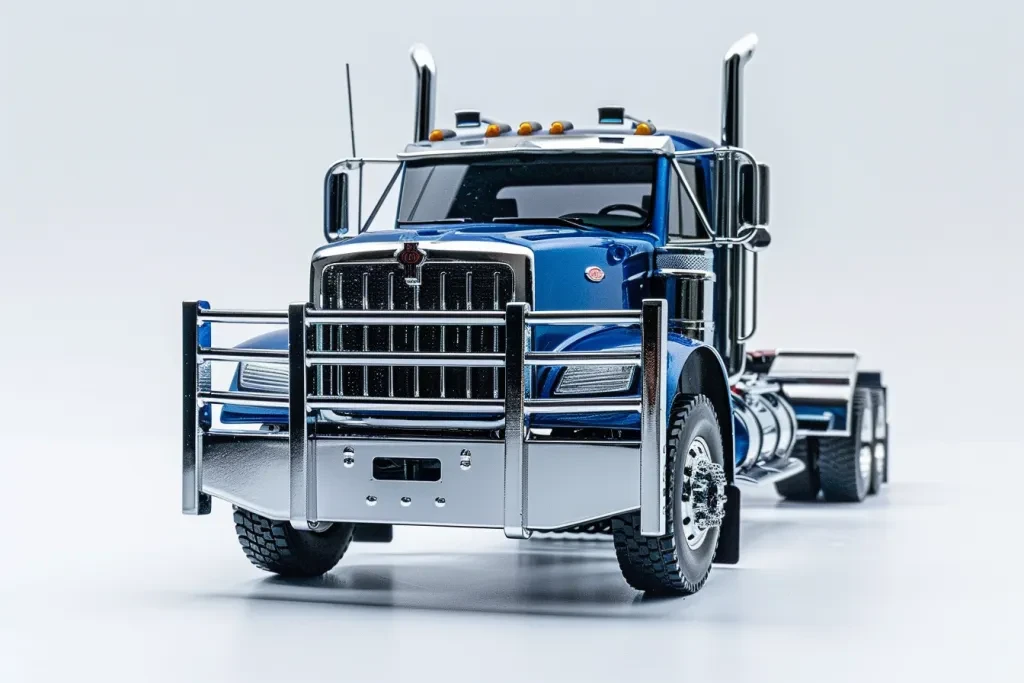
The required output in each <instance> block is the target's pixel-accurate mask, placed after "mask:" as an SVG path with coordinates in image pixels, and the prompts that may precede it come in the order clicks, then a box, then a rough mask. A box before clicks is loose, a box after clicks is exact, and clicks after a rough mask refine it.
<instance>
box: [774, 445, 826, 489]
mask: <svg viewBox="0 0 1024 683" xmlns="http://www.w3.org/2000/svg"><path fill="white" fill-rule="evenodd" d="M789 457H791V458H796V459H797V460H799V461H801V462H802V463H803V464H804V470H803V472H799V473H797V474H794V475H793V476H792V477H787V478H786V479H783V480H782V481H779V482H776V483H775V490H776V491H777V492H778V494H779V495H780V496H782V497H783V498H785V499H786V500H805V501H806V500H815V499H817V497H818V492H819V491H821V477H820V476H819V475H818V462H817V461H818V440H817V439H815V438H807V439H801V440H800V441H797V442H796V445H795V446H793V453H792V455H790V456H789Z"/></svg>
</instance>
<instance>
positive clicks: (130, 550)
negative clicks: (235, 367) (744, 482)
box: [0, 446, 1024, 682]
mask: <svg viewBox="0 0 1024 683" xmlns="http://www.w3.org/2000/svg"><path fill="white" fill-rule="evenodd" d="M988 448H990V447H986V450H988ZM991 448H994V447H991ZM1007 448H1010V447H1009V446H1007ZM83 455H94V454H90V453H83ZM111 455H112V456H113V460H112V462H113V463H114V464H116V465H118V466H119V467H118V468H117V469H118V471H123V472H124V473H125V476H127V475H129V474H130V464H131V463H132V462H133V461H134V462H137V460H135V458H136V457H137V456H138V453H137V452H124V453H121V452H120V451H115V452H114V453H112V454H111ZM956 456H957V451H956V450H941V449H928V450H927V451H919V452H916V453H915V452H913V451H910V450H908V449H904V450H903V451H902V452H901V453H899V454H898V455H895V456H894V457H896V458H897V459H896V460H894V472H898V473H901V474H902V477H903V478H897V477H894V479H896V481H894V483H893V484H892V485H891V487H890V488H889V489H887V490H886V491H885V492H884V493H883V495H882V496H881V497H879V498H874V499H871V500H869V502H867V503H866V504H864V505H859V506H858V505H834V506H829V505H825V504H822V503H817V504H783V503H780V502H779V501H778V499H777V498H776V497H775V496H774V493H772V492H768V491H765V492H763V493H762V492H759V491H758V492H752V491H751V490H750V489H744V494H745V496H746V498H745V507H744V524H743V536H744V538H743V561H742V563H741V564H740V565H738V566H737V567H716V569H715V570H714V572H713V574H712V578H711V580H710V581H709V583H708V584H707V586H706V587H705V588H704V590H703V591H701V593H700V594H699V595H697V596H695V597H692V598H688V599H684V600H668V601H647V600H643V599H642V598H641V597H640V595H639V594H638V593H636V592H634V591H633V590H631V589H630V588H628V587H627V586H626V585H625V584H624V583H623V581H622V579H621V578H620V575H619V571H618V566H617V564H616V562H615V559H614V554H613V550H612V547H611V544H610V543H609V542H607V541H598V540H583V541H566V540H531V541H522V542H514V541H507V540H505V539H504V537H503V536H502V535H501V533H500V532H478V531H463V530H443V529H407V528H403V529H398V530H397V532H396V540H395V542H394V543H393V544H391V545H356V546H353V550H352V551H351V552H350V554H349V555H348V556H347V557H346V558H345V559H344V560H343V561H342V563H341V564H340V565H339V566H338V568H336V569H335V570H334V571H333V572H331V573H330V574H329V575H328V576H327V577H326V578H324V579H322V580H315V581H302V582H292V583H289V582H286V581H282V580H279V579H275V578H271V577H269V576H268V575H265V574H263V573H261V572H259V571H257V570H256V569H254V568H252V567H250V566H249V565H248V562H247V561H246V559H245V558H244V556H243V555H242V553H241V550H240V549H239V548H238V547H237V544H236V542H235V539H234V537H233V532H232V528H231V520H230V514H229V510H228V509H227V506H226V505H224V504H218V503H217V502H216V501H215V504H214V514H213V515H211V516H209V517H204V518H183V517H178V516H176V515H174V514H173V513H172V512H171V510H172V509H173V506H174V503H175V501H174V500H173V498H174V495H173V494H174V493H176V492H172V491H170V490H168V488H167V487H163V488H162V489H160V494H159V496H157V497H155V498H154V497H153V496H152V495H143V494H142V493H141V492H138V491H133V490H131V489H130V488H124V489H120V490H113V491H109V492H108V493H107V494H105V495H101V496H99V497H98V498H97V499H96V500H95V501H94V504H95V505H96V508H97V511H98V513H99V514H92V513H86V512H84V511H82V510H81V509H76V507H77V506H64V505H62V504H61V503H60V497H61V496H63V495H67V496H69V499H70V500H77V501H79V502H82V501H81V499H80V498H75V497H74V494H73V487H74V483H75V482H78V483H79V484H88V483H97V482H98V481H99V479H98V478H97V474H99V472H98V471H97V470H96V469H95V468H94V467H92V466H91V465H90V464H89V459H88V458H84V459H82V460H79V461H77V464H72V465H69V466H68V467H69V471H68V474H69V477H67V478H65V479H62V480H61V482H59V483H57V484H56V485H55V486H54V487H53V491H52V493H53V494H54V496H55V497H54V498H53V514H52V517H51V518H49V519H29V518H25V519H22V520H21V521H20V523H19V524H17V525H14V527H13V528H8V529H7V531H5V541H4V544H3V547H4V551H5V552H4V557H5V559H4V562H3V566H4V574H3V578H2V580H0V614H2V615H3V617H2V619H0V680H3V681H24V680H72V679H76V677H79V676H82V677H84V680H92V679H94V678H96V677H100V676H102V677H104V678H105V679H106V680H112V681H122V680H123V681H138V680H147V681H156V680H161V681H162V680H168V681H177V680H181V681H192V680H196V678H197V677H200V678H201V679H202V680H209V681H233V680H245V681H254V680H267V681H319V680H345V681H402V680H408V681H413V680H415V681H448V682H451V681H474V682H477V681H547V680H552V681H577V680H579V681H635V680H653V679H655V678H657V677H665V678H670V679H673V680H697V679H699V678H703V679H704V680H712V678H709V677H713V680H718V681H731V680H779V681H782V680H785V681H802V680H807V681H811V680H814V681H822V680H836V681H847V680H849V681H854V680H857V681H864V680H878V681H881V680H896V679H901V680H908V681H909V680H930V681H935V680H954V679H958V678H959V679H961V680H966V679H968V678H969V679H971V680H988V681H993V680H1015V679H1016V680H1019V679H1018V678H1017V674H1019V665H1018V664H1017V663H1016V662H1015V661H1014V653H1015V649H1016V640H1017V638H1018V637H1019V634H1020V629H1019V626H1020V617H1019V616H1018V614H1019V609H1020V608H1021V607H1022V606H1024V605H1021V583H1020V580H1019V570H1018V568H1017V567H1018V566H1019V564H1018V563H1019V560H1020V557H1019V555H1020V547H1019V546H1020V533H1019V529H1018V526H1017V524H1016V521H1015V520H1016V518H1015V516H1014V515H1015V511H1016V510H1017V506H1016V504H1015V503H1014V502H1013V500H1012V497H1011V496H1006V495H993V491H992V490H991V489H990V488H988V486H989V484H988V483H986V481H984V480H982V479H980V478H979V479H977V480H976V481H975V482H974V484H973V485H971V486H967V487H964V488H961V489H960V490H957V489H955V488H954V487H953V486H952V484H951V480H950V478H949V477H948V476H945V475H942V474H941V472H942V471H952V469H951V466H952V464H953V463H954V462H955V458H956ZM900 458H902V459H903V463H907V462H908V461H909V462H916V463H923V462H925V461H926V460H932V461H933V462H935V463H936V465H938V466H939V468H938V469H936V470H934V471H931V478H932V481H927V480H923V478H924V477H927V476H929V475H928V471H926V470H923V469H921V468H918V467H914V468H913V471H916V472H918V476H917V477H910V476H909V475H910V474H911V472H910V471H908V469H907V465H906V464H899V465H896V463H900ZM172 464H173V463H168V465H169V466H168V467H167V470H168V471H167V472H166V473H160V476H163V475H164V474H166V476H167V477H173V475H174V473H173V467H172V466H170V465H172ZM18 467H19V466H18V465H15V470H14V472H12V473H11V474H13V475H19V474H28V473H29V472H28V471H23V472H19V469H18ZM936 472H939V474H937V475H936V474H935V473H936ZM35 473H36V474H39V472H38V471H36V472H35ZM146 476H147V477H148V476H149V474H148V472H147V473H146ZM18 478H19V477H18V476H15V477H13V478H9V479H6V480H5V481H4V484H3V486H4V490H3V491H0V493H3V494H4V495H5V496H6V498H5V500H6V501H8V502H11V503H12V504H14V507H13V508H12V509H15V510H18V509H21V510H27V509H28V507H27V504H28V502H29V500H30V496H28V495H27V494H25V493H24V491H23V490H22V489H21V488H19V487H17V486H15V485H14V482H15V481H16V480H17V479H18ZM115 481H117V479H115ZM122 481H127V479H123V480H122ZM118 510H120V514H118V512H117V511H118ZM104 514H109V515H110V517H109V518H107V519H104V518H103V516H102V515H104ZM147 517H148V519H147ZM58 520H59V521H58ZM33 522H38V523H39V525H40V526H39V528H37V529H32V528H30V526H28V525H30V524H32V523H33ZM1015 672H1016V673H1015Z"/></svg>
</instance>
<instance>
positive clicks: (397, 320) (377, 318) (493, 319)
mask: <svg viewBox="0 0 1024 683" xmlns="http://www.w3.org/2000/svg"><path fill="white" fill-rule="evenodd" d="M415 291H416V292H417V293H418V292H419V289H416V290H415ZM403 314H404V315H403ZM306 324H307V325H450V326H461V325H504V324H505V314H504V313H501V314H500V315H495V314H492V313H490V312H486V311H419V312H418V313H416V314H415V315H408V311H398V310H396V311H365V312H363V311H336V310H327V311H316V312H314V313H310V314H309V316H308V317H307V319H306Z"/></svg>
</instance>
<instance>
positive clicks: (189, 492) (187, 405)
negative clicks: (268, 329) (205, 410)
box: [181, 301, 211, 515]
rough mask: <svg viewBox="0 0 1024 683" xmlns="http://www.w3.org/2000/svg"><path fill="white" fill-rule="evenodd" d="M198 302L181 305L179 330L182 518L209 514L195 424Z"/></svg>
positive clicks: (200, 435) (200, 442)
mask: <svg viewBox="0 0 1024 683" xmlns="http://www.w3.org/2000/svg"><path fill="white" fill-rule="evenodd" d="M201 312H202V309H201V308H200V304H199V302H198V301H185V302H183V303H182V306H181V330H182V354H181V356H182V363H181V395H182V403H181V406H182V425H181V427H182V429H181V445H182V449H181V453H182V455H181V511H182V512H183V513H185V514H186V515H205V514H209V512H210V507H211V506H210V496H209V495H208V494H206V493H203V427H202V425H201V424H200V422H199V417H200V411H199V401H198V398H199V389H200V386H199V363H200V360H199V356H198V354H197V349H198V348H199V320H200V317H201V316H200V314H201Z"/></svg>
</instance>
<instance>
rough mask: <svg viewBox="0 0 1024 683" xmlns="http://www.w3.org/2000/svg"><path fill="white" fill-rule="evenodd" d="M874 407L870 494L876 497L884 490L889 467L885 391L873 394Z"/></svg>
mask: <svg viewBox="0 0 1024 683" xmlns="http://www.w3.org/2000/svg"><path fill="white" fill-rule="evenodd" d="M871 400H872V401H873V406H874V442H873V446H872V448H873V451H872V462H871V485H870V487H868V493H870V494H872V495H874V494H876V493H878V492H879V491H881V490H882V484H884V483H885V480H886V470H887V469H888V465H889V416H888V414H887V412H886V405H885V391H883V390H882V389H874V390H872V392H871Z"/></svg>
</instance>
